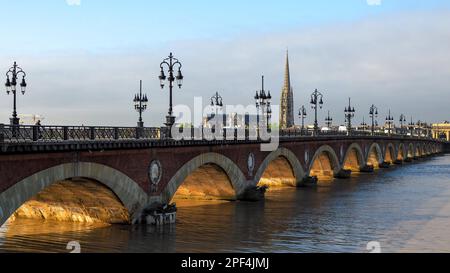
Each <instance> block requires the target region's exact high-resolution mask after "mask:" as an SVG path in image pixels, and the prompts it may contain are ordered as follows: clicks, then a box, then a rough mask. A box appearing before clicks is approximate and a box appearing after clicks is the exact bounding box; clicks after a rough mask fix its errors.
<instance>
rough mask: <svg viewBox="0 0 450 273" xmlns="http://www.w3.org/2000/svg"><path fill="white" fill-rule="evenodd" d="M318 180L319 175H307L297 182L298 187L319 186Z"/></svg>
mask: <svg viewBox="0 0 450 273" xmlns="http://www.w3.org/2000/svg"><path fill="white" fill-rule="evenodd" d="M318 182H319V179H318V178H317V176H309V175H307V176H305V177H304V178H303V179H302V180H301V181H300V182H299V183H298V184H297V187H299V188H306V187H315V186H317V183H318Z"/></svg>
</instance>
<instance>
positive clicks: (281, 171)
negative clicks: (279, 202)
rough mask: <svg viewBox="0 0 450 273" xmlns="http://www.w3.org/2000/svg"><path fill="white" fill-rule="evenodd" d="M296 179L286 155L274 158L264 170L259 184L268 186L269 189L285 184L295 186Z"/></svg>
mask: <svg viewBox="0 0 450 273" xmlns="http://www.w3.org/2000/svg"><path fill="white" fill-rule="evenodd" d="M295 184H296V179H295V175H294V171H293V170H292V167H291V165H290V164H289V161H288V160H287V159H286V158H285V157H278V158H277V159H275V160H273V161H272V162H271V163H270V164H269V166H267V168H266V170H265V171H264V174H263V176H262V177H261V179H260V180H259V183H258V186H268V187H269V189H273V188H276V187H284V186H295Z"/></svg>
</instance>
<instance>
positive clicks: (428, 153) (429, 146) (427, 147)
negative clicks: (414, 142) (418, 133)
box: [426, 143, 432, 155]
mask: <svg viewBox="0 0 450 273" xmlns="http://www.w3.org/2000/svg"><path fill="white" fill-rule="evenodd" d="M426 149H427V155H430V154H432V152H431V144H430V143H427V146H426Z"/></svg>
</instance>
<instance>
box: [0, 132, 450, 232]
mask: <svg viewBox="0 0 450 273" xmlns="http://www.w3.org/2000/svg"><path fill="white" fill-rule="evenodd" d="M248 135H249V134H248V132H247V133H246V136H247V137H244V138H243V139H236V138H234V139H232V140H215V141H205V140H195V139H188V140H182V141H175V140H169V139H166V138H165V137H164V136H163V134H162V131H161V130H160V129H158V128H117V127H75V126H66V127H65V126H40V127H36V126H20V127H12V126H9V125H1V124H0V225H1V224H3V223H4V222H5V221H6V220H7V219H8V218H9V217H10V216H11V215H13V214H14V213H15V212H16V211H17V209H18V208H20V207H21V206H22V205H23V204H25V203H26V202H27V201H28V200H30V199H32V198H34V197H36V195H37V194H39V193H40V192H42V191H43V190H45V189H49V188H51V187H52V185H54V184H55V183H57V182H61V181H68V180H73V181H75V180H76V179H77V178H82V179H90V180H92V181H96V182H98V183H99V184H101V185H103V186H106V187H107V188H108V189H109V190H110V191H111V192H113V193H114V194H115V195H116V196H117V198H118V199H119V200H120V202H121V203H122V204H123V206H124V207H125V208H126V209H127V211H128V212H129V214H130V218H131V219H133V220H137V219H139V218H141V217H142V212H143V211H144V210H145V208H146V207H148V206H149V205H150V204H152V203H154V202H158V203H161V204H167V203H170V202H171V201H172V200H173V198H174V197H177V196H178V195H179V194H180V196H182V197H186V196H187V195H190V196H191V197H196V198H202V199H227V200H229V199H236V200H245V199H247V196H248V192H249V191H252V190H254V189H255V187H256V186H258V185H268V186H305V185H306V182H307V181H310V180H311V177H317V178H318V180H319V182H321V181H331V180H332V179H333V177H338V178H346V177H347V176H348V174H349V173H350V172H373V170H374V169H375V170H376V169H378V168H388V167H389V166H390V165H393V164H397V165H401V164H404V163H407V162H412V161H414V160H419V159H420V158H423V157H428V156H432V155H436V154H439V153H442V152H445V151H446V150H447V149H448V143H446V142H442V141H438V140H434V139H430V138H419V137H407V136H400V135H392V136H387V135H377V136H371V135H369V134H368V133H367V132H355V133H354V134H353V135H352V136H345V135H342V134H339V133H337V132H332V133H329V134H327V135H319V136H311V135H309V134H308V135H306V134H302V133H301V132H292V131H290V132H281V135H280V136H279V138H278V139H277V140H278V141H279V145H278V147H277V148H276V149H274V150H273V151H262V150H261V144H263V143H264V142H263V141H260V140H249V139H248ZM447 151H448V150H447Z"/></svg>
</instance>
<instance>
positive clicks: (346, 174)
mask: <svg viewBox="0 0 450 273" xmlns="http://www.w3.org/2000/svg"><path fill="white" fill-rule="evenodd" d="M351 176H352V171H351V170H346V169H341V170H339V172H337V173H336V174H335V175H334V178H337V179H348V178H350V177H351Z"/></svg>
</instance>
